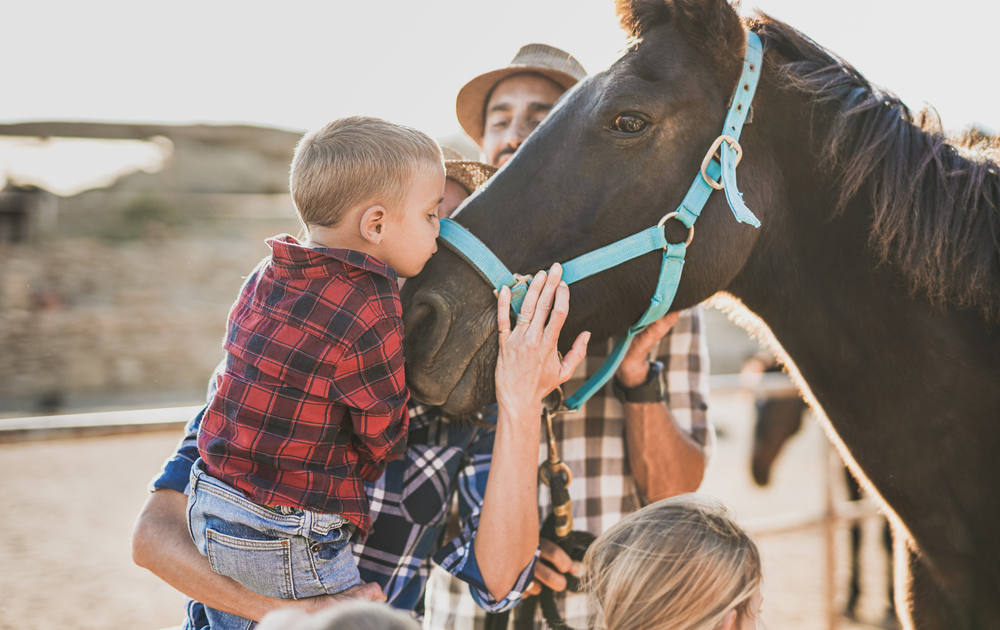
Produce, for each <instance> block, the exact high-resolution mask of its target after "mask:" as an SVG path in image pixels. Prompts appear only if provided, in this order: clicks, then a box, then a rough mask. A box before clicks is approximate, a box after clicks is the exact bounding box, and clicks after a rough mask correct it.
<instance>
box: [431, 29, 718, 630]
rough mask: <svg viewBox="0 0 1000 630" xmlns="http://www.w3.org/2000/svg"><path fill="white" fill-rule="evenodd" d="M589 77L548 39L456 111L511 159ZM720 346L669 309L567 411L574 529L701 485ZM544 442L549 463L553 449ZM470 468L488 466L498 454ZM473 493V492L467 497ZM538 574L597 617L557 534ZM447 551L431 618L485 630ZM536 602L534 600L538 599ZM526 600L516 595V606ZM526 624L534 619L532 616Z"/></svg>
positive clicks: (576, 620)
mask: <svg viewBox="0 0 1000 630" xmlns="http://www.w3.org/2000/svg"><path fill="white" fill-rule="evenodd" d="M585 75H586V71H585V70H584V69H583V67H582V66H581V65H580V64H579V62H577V61H576V59H574V58H573V56H572V55H570V54H569V53H567V52H565V51H562V50H559V49H558V48H554V47H552V46H547V45H545V44H528V45H526V46H524V47H522V48H521V49H520V50H519V51H518V52H517V54H516V55H515V56H514V58H513V59H512V61H511V63H510V65H509V66H506V67H504V68H499V69H495V70H491V71H488V72H485V73H483V74H481V75H479V76H477V77H475V78H473V79H472V80H471V81H469V82H468V83H467V84H466V85H465V86H463V87H462V89H461V90H460V91H459V94H458V97H457V99H456V112H457V115H458V120H459V123H460V124H461V125H462V128H463V129H464V130H465V132H466V133H467V134H468V135H469V137H470V138H472V140H473V141H475V142H476V144H477V145H478V146H479V147H480V150H481V156H482V159H483V160H484V161H486V162H489V163H491V164H493V165H495V166H501V165H503V163H505V162H506V161H507V160H509V159H510V158H511V157H512V156H514V155H515V154H516V152H517V150H518V149H519V148H520V146H521V144H522V143H523V142H524V140H525V139H526V138H527V137H528V136H529V135H530V134H531V132H532V131H533V130H534V129H535V127H537V126H538V125H539V124H540V123H541V121H542V120H543V119H544V118H545V116H546V114H547V113H548V111H549V110H550V109H551V108H552V107H553V106H554V105H555V102H556V100H557V99H558V98H559V97H560V96H561V95H562V94H563V92H565V90H567V89H569V88H570V87H572V86H573V85H574V84H575V83H576V82H577V81H579V80H580V79H582V78H583V77H584V76H585ZM611 345H612V344H611V342H609V343H608V344H607V345H603V344H591V346H590V348H589V350H588V354H587V358H586V360H585V361H584V363H583V364H582V365H581V366H580V367H579V368H578V370H577V373H576V374H574V376H573V380H571V381H570V382H568V383H567V384H566V385H565V389H566V391H567V392H572V391H574V390H575V389H576V387H577V386H579V385H581V384H582V383H583V382H584V380H586V377H587V376H589V375H591V374H593V373H594V372H595V371H596V370H597V369H598V367H599V366H600V365H601V363H603V361H604V359H605V358H607V356H608V354H609V352H610V349H611ZM707 396H708V352H707V346H706V343H705V337H704V331H703V330H702V323H701V313H700V310H699V309H698V308H697V307H695V308H693V309H688V310H685V311H681V312H680V313H672V314H670V315H667V316H666V317H664V318H663V319H661V320H660V321H658V322H654V323H653V324H652V325H651V326H649V327H648V328H647V329H646V330H645V331H644V332H643V333H641V334H640V335H639V336H637V337H636V339H635V340H634V341H633V343H632V346H631V348H630V349H629V351H628V353H627V355H626V357H625V359H624V360H623V361H622V363H621V366H620V367H619V369H618V371H617V374H616V375H615V379H614V382H613V384H612V385H609V386H607V387H605V388H604V389H602V390H601V391H599V392H597V393H596V394H595V395H594V396H593V397H592V398H591V399H590V400H589V401H588V402H587V403H586V404H585V405H584V406H583V408H582V409H580V410H578V411H576V412H574V413H570V414H559V415H557V416H556V418H555V419H554V421H553V423H554V426H553V430H554V433H555V436H556V444H557V447H558V449H559V454H560V456H561V458H562V460H563V461H564V462H566V463H567V464H568V465H569V467H570V471H571V472H572V475H573V481H572V483H570V485H569V493H570V498H571V500H572V502H573V512H572V516H573V523H574V529H576V530H583V531H586V532H589V533H591V534H593V535H595V536H596V535H599V534H601V533H602V532H604V531H605V530H607V529H608V528H609V527H611V526H613V525H614V524H616V523H617V522H619V521H620V520H621V519H622V518H624V516H625V515H627V514H629V513H631V512H633V511H635V510H637V509H639V508H640V507H641V506H642V505H644V504H645V503H648V502H652V501H656V500H658V499H662V498H665V497H669V496H674V495H677V494H682V493H686V492H692V491H694V490H696V489H697V488H698V486H699V485H700V484H701V480H702V477H703V475H704V472H705V466H706V465H707V461H708V458H709V455H710V453H711V450H712V442H713V436H714V432H713V430H712V428H711V426H710V425H709V423H708V418H707ZM547 456H548V453H547V450H546V448H545V446H544V445H541V446H540V448H539V454H538V463H539V464H541V463H542V462H543V461H545V460H546V459H547ZM469 467H470V468H471V467H474V468H476V470H477V473H478V474H479V475H484V476H485V475H488V473H489V469H490V460H489V456H488V455H484V456H480V457H478V458H475V457H474V458H473V460H472V462H471V463H470V464H469ZM466 494H469V493H467V492H465V491H463V495H466ZM538 510H539V517H540V518H541V519H543V520H544V518H545V517H547V516H548V515H549V514H550V513H551V511H552V501H551V497H550V496H549V491H548V487H547V486H545V485H539V487H538ZM539 553H540V561H539V562H537V563H536V564H535V567H534V572H533V577H534V581H533V582H532V583H530V585H529V586H528V587H527V588H526V589H525V592H524V593H523V595H524V596H525V597H530V596H531V595H533V594H537V593H539V592H540V591H541V585H542V584H544V585H545V586H547V587H549V588H551V589H552V590H553V591H555V596H554V601H555V604H556V606H557V608H558V609H559V612H560V614H561V615H562V617H563V619H564V620H565V621H566V622H567V623H568V624H569V625H570V626H571V627H579V628H583V627H588V624H589V622H590V618H591V616H592V613H593V611H590V610H588V602H587V597H586V596H585V595H584V594H582V593H574V592H567V591H566V586H567V580H566V577H565V576H566V574H569V573H573V574H579V573H580V572H581V571H582V567H581V565H580V563H578V562H574V561H573V560H571V559H570V557H569V555H567V554H566V553H565V552H564V551H563V550H562V549H560V548H559V547H558V546H557V545H556V544H555V543H553V542H551V541H548V540H544V539H543V540H542V541H541V546H540V550H539ZM442 555H444V554H443V552H442V553H439V554H438V556H436V559H437V560H438V562H439V564H440V568H435V569H434V570H433V571H432V573H431V576H430V578H429V581H428V585H427V593H426V595H425V600H424V606H425V615H424V628H431V629H435V630H437V629H448V630H466V629H469V630H471V629H473V628H475V629H478V628H483V627H485V625H486V613H487V611H489V612H492V611H494V610H496V608H494V607H489V606H486V607H484V605H483V604H484V602H483V601H482V599H481V598H480V597H479V596H478V594H477V593H476V592H475V591H474V590H470V589H469V586H468V584H467V583H465V582H462V581H460V580H456V579H454V577H453V574H454V572H455V567H456V566H460V565H461V563H462V561H463V559H462V557H461V553H460V550H456V553H453V554H450V555H444V557H442ZM529 602H530V603H534V602H531V600H530V599H529V600H527V601H526V603H529ZM517 603H518V602H512V601H507V602H505V604H506V606H505V607H506V608H510V607H511V606H514V605H515V604H517ZM539 609H540V607H538V606H524V605H518V606H516V607H514V608H513V610H512V613H511V614H510V622H511V623H515V622H516V621H522V619H521V618H522V617H529V616H530V618H529V619H523V621H525V622H526V625H529V624H530V625H531V626H533V627H536V628H545V627H546V625H545V622H544V621H543V619H542V614H541V611H540V610H539ZM520 627H524V626H520Z"/></svg>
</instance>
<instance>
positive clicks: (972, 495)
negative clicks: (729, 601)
mask: <svg viewBox="0 0 1000 630" xmlns="http://www.w3.org/2000/svg"><path fill="white" fill-rule="evenodd" d="M619 4H620V6H619V13H620V16H621V19H622V22H623V24H624V25H625V27H626V28H627V29H628V30H629V31H630V32H631V34H632V35H633V36H634V37H635V45H634V46H632V48H630V49H629V50H628V52H627V53H626V54H625V55H624V56H623V57H622V58H621V59H620V60H619V61H617V62H616V63H615V64H614V65H613V66H612V67H611V68H610V69H608V70H607V71H605V72H602V73H600V74H598V75H596V76H593V77H591V78H589V79H587V80H586V81H584V82H583V83H582V84H580V85H578V86H577V87H576V88H575V89H574V90H573V91H572V92H570V93H569V94H567V95H566V97H565V98H564V99H563V101H562V102H561V103H560V104H559V105H558V106H557V107H556V108H555V110H554V111H553V112H552V114H551V115H550V116H549V118H548V119H547V120H546V121H545V122H544V123H543V124H542V125H541V126H540V127H539V128H538V130H537V131H536V132H535V133H534V134H533V135H532V136H531V137H530V138H529V139H528V141H527V142H526V143H525V144H524V145H523V146H522V148H521V149H520V151H519V152H518V153H517V155H516V157H515V158H514V159H513V160H512V161H510V162H509V163H508V164H507V165H506V166H505V167H504V168H503V169H502V170H501V171H500V172H499V173H498V174H497V175H496V176H495V177H494V179H493V181H492V182H491V183H490V184H489V185H488V186H487V187H486V188H485V189H483V190H482V191H481V192H480V194H479V195H477V196H475V197H473V198H471V199H470V200H469V201H468V202H467V205H466V207H465V209H464V210H463V211H462V213H461V215H460V216H459V221H460V222H461V223H463V224H464V225H465V226H466V227H467V228H469V229H470V230H471V231H472V232H473V233H475V234H476V235H478V236H479V237H480V238H481V239H482V240H483V241H484V242H485V243H486V244H487V245H488V246H490V247H491V248H492V249H493V251H494V252H495V253H496V254H497V255H498V256H499V257H500V259H501V260H503V261H504V262H505V263H506V264H507V266H508V267H510V268H511V269H514V270H517V271H520V272H530V271H533V270H536V269H539V268H544V267H546V266H548V265H549V264H550V263H551V262H553V261H556V260H560V261H562V260H567V259H569V258H571V257H573V256H575V255H578V254H580V253H583V252H585V251H589V250H592V249H595V248H597V247H599V246H602V245H605V244H607V243H610V242H612V241H614V240H616V239H619V238H621V237H623V236H625V235H627V234H631V233H633V232H636V231H638V230H640V229H642V228H644V227H647V226H650V225H653V224H655V223H656V221H657V220H658V219H659V217H661V216H662V215H663V214H664V213H666V212H670V211H671V210H673V209H674V208H675V207H676V206H677V204H678V202H679V201H680V199H681V197H682V196H683V194H684V192H685V191H686V190H687V188H688V186H689V184H690V182H691V180H692V178H693V177H694V176H695V174H696V173H697V172H698V167H699V164H700V163H701V160H702V157H703V156H704V154H705V152H706V150H707V149H708V147H709V146H710V145H711V144H712V141H713V140H714V139H715V138H716V136H717V135H718V134H719V132H720V126H721V124H722V120H723V118H724V117H725V112H726V109H727V106H728V103H729V99H730V97H731V94H732V92H733V90H734V87H735V85H734V84H735V82H736V79H737V77H738V76H739V73H740V67H741V59H742V55H743V47H744V38H745V35H744V29H745V28H751V29H753V30H754V31H756V32H757V33H758V34H759V35H760V36H761V38H762V39H763V41H764V46H765V65H764V72H763V76H762V79H761V83H760V86H759V88H758V92H757V95H756V97H755V100H754V102H753V113H752V122H751V123H750V124H748V125H747V127H746V129H745V130H744V133H743V138H742V145H743V149H744V152H745V157H744V160H743V163H742V165H741V166H740V167H739V178H740V183H741V187H742V189H743V192H744V194H745V198H746V201H747V203H748V205H749V206H750V207H751V208H752V209H753V210H754V212H755V213H756V214H757V216H759V217H760V219H761V222H762V227H761V228H760V229H759V230H756V229H753V228H751V227H748V226H746V225H743V224H737V223H736V222H735V221H734V220H733V217H732V213H731V212H730V210H729V208H728V207H727V205H726V202H725V200H724V199H723V197H722V195H721V194H715V195H713V196H712V198H711V199H710V201H709V203H708V205H707V206H706V208H705V210H704V212H703V213H702V217H701V219H700V220H699V222H698V224H697V226H696V228H697V230H696V231H697V233H696V234H695V235H694V241H693V243H692V245H691V246H690V248H689V250H688V256H687V264H686V267H685V272H684V276H683V278H682V281H681V284H680V288H679V291H678V294H677V299H676V301H675V303H674V307H675V308H685V307H688V306H691V305H693V304H696V303H698V302H700V301H702V300H704V299H706V298H708V297H709V296H711V295H713V294H714V293H716V292H717V291H720V290H724V291H726V292H728V293H730V294H732V295H734V296H736V297H737V298H739V299H740V300H742V302H743V304H745V305H746V307H748V308H749V309H751V310H752V311H754V312H755V313H757V314H758V315H759V316H760V317H761V318H763V320H764V321H766V322H767V324H768V325H769V326H770V328H771V330H772V331H773V332H774V333H775V336H776V337H777V339H778V340H779V341H780V343H781V344H782V346H783V347H784V348H785V350H786V351H787V353H788V354H789V355H790V356H791V358H792V359H793V361H794V364H795V365H796V366H797V370H798V372H799V373H800V374H801V377H802V378H803V379H804V381H805V382H807V383H808V388H809V390H810V392H809V393H810V394H811V396H814V398H815V401H818V403H819V405H820V406H821V407H822V409H823V411H824V412H825V414H826V416H827V417H828V418H829V421H830V424H831V425H832V429H833V431H832V432H831V435H832V436H833V437H835V439H836V440H837V441H838V444H839V445H840V446H842V447H843V448H842V451H843V452H844V454H845V457H846V459H847V460H848V461H850V462H851V466H852V469H853V470H854V472H855V473H857V474H858V475H859V476H860V477H863V478H866V479H868V480H870V482H871V485H873V486H874V488H875V490H876V491H877V493H878V495H879V496H881V497H882V499H884V501H885V502H886V503H887V504H888V505H889V506H890V508H891V510H892V512H893V514H894V516H893V520H894V522H895V525H896V531H897V541H899V544H900V545H901V548H900V549H899V554H898V556H897V557H899V558H903V559H904V560H906V562H901V563H899V566H900V567H901V569H903V570H902V571H900V573H899V574H898V575H897V578H898V580H897V581H900V580H904V579H905V581H906V583H905V584H901V585H900V588H898V589H897V592H898V593H901V594H902V597H904V598H905V601H900V602H899V606H898V608H899V609H900V611H901V614H902V615H903V616H904V617H907V618H909V617H911V616H912V619H913V621H912V622H910V623H912V624H914V625H915V627H917V628H922V629H932V628H933V629H938V628H940V629H948V630H953V629H971V628H1000V536H997V531H998V529H1000V494H998V493H997V491H996V488H997V486H998V485H1000V430H998V429H1000V426H998V425H1000V387H998V386H997V376H998V375H1000V329H998V327H997V325H996V321H997V318H998V316H1000V174H998V166H997V163H996V162H995V161H991V160H990V159H987V158H986V157H983V156H982V155H975V154H972V153H969V152H968V151H966V150H964V149H959V148H957V147H955V146H954V145H952V144H949V143H948V142H947V140H946V139H945V138H944V137H943V136H942V135H941V134H940V133H938V132H936V131H935V130H933V129H928V128H926V126H925V125H923V124H922V120H920V119H916V120H915V117H914V116H912V115H911V114H910V112H909V111H908V110H907V109H906V107H905V106H904V105H903V104H902V103H901V102H900V101H899V100H898V99H896V98H895V97H893V96H892V95H891V94H888V93H886V92H884V91H882V90H880V89H878V88H876V87H874V86H872V85H871V84H869V83H868V82H867V81H866V80H865V79H864V77H863V76H861V74H859V73H858V72H857V71H856V70H855V69H853V68H852V67H850V66H848V65H847V64H845V63H843V62H842V61H841V60H839V59H838V58H836V57H835V56H833V55H832V54H830V53H829V52H827V51H825V50H824V49H822V48H820V47H819V46H817V45H816V44H815V43H813V42H812V41H811V40H809V39H808V38H806V37H805V36H803V35H802V34H800V33H798V32H797V31H795V30H794V29H792V28H790V27H789V26H786V25H784V24H782V23H780V22H776V21H774V20H771V19H768V18H766V17H762V18H759V19H754V20H751V21H749V22H746V23H744V22H743V21H741V20H740V18H739V17H738V16H737V14H736V13H735V12H734V11H733V10H732V8H731V7H730V6H729V5H728V4H726V3H725V2H724V1H723V0H674V1H672V2H665V1H663V0H658V1H657V0H633V1H632V2H627V1H622V2H620V3H619ZM859 19H860V18H859ZM886 54H891V51H886ZM984 80H988V79H987V77H985V75H984ZM667 225H668V236H669V237H670V239H671V240H672V241H679V240H682V239H683V238H684V236H685V235H684V233H683V229H682V228H680V226H679V225H677V224H676V222H670V223H668V224H667ZM675 228H677V231H678V232H680V233H678V234H674V233H673V231H674V229H675ZM658 264H659V256H658V255H657V254H648V255H646V256H644V257H642V258H639V259H637V260H635V261H633V262H630V263H627V264H625V265H622V266H621V267H618V268H616V269H613V270H611V271H607V272H604V273H601V274H598V275H597V276H594V277H592V278H589V279H587V280H584V281H582V282H580V283H579V284H576V285H574V286H573V289H572V307H571V313H570V319H569V320H568V322H567V325H566V327H565V331H564V332H565V335H566V337H565V338H566V339H572V338H573V336H574V335H575V334H576V333H577V332H578V331H580V330H581V329H589V330H591V331H593V332H594V335H595V340H596V339H599V338H600V337H605V336H609V335H613V334H617V333H620V332H621V331H622V330H624V329H625V328H626V327H627V325H628V324H630V323H631V322H632V321H634V320H635V319H637V318H638V316H639V315H640V314H641V312H642V311H643V309H644V308H645V307H646V303H647V300H648V297H649V296H650V295H651V293H652V292H653V286H654V283H655V279H656V275H657V269H658ZM404 298H405V300H406V306H407V309H408V312H407V318H406V326H407V347H406V351H407V357H408V361H409V363H408V368H407V369H408V376H409V379H410V384H411V387H412V389H413V393H414V395H415V396H417V397H418V398H422V399H424V400H425V401H427V402H430V403H436V404H442V405H444V407H445V408H446V410H448V411H450V412H452V413H455V414H462V413H468V412H471V411H474V410H475V409H477V408H479V407H480V406H481V405H483V404H484V403H486V402H488V401H489V400H491V398H492V374H493V365H494V361H495V357H496V341H495V337H496V332H495V323H494V321H493V320H494V317H493V310H494V309H495V304H496V302H495V299H494V297H493V295H492V294H491V292H490V289H489V288H488V287H487V286H486V285H485V283H483V281H482V280H481V279H480V278H479V276H478V275H477V273H476V272H475V271H473V270H472V269H471V268H470V267H468V266H467V265H466V264H465V263H463V262H462V261H461V260H460V259H458V258H457V257H456V256H455V255H454V254H452V253H451V252H448V251H446V250H442V251H441V252H440V253H439V254H438V255H437V256H435V258H434V259H432V261H431V262H430V264H429V265H428V267H427V269H426V270H425V271H424V273H423V274H422V275H421V276H420V277H419V278H417V279H416V280H415V281H411V282H410V283H408V284H407V285H406V287H405V290H404ZM903 547H905V548H903ZM907 569H908V570H907Z"/></svg>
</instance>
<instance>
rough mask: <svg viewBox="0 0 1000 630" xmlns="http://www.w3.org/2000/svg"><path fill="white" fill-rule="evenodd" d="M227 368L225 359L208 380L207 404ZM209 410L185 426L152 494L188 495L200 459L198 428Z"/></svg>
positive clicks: (151, 488) (151, 485) (151, 487)
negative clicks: (159, 492) (220, 375)
mask: <svg viewBox="0 0 1000 630" xmlns="http://www.w3.org/2000/svg"><path fill="white" fill-rule="evenodd" d="M225 366H226V360H225V359H223V360H222V361H221V362H219V364H218V365H217V366H215V370H214V371H213V372H212V376H211V377H210V378H209V379H208V389H207V390H206V392H205V400H206V402H211V401H212V398H213V397H214V396H215V390H216V377H217V376H218V375H219V374H221V373H222V370H224V369H225ZM207 408H208V407H207V406H206V407H202V408H201V411H199V412H198V413H197V414H195V416H194V417H193V418H191V420H189V421H188V423H187V424H186V425H185V426H184V436H183V437H181V440H180V442H178V443H177V448H176V449H174V452H173V454H172V455H171V456H170V457H168V458H167V460H166V461H165V462H163V467H162V468H161V469H160V472H159V474H157V475H156V476H155V477H153V479H152V480H151V481H150V482H149V491H150V492H155V491H157V490H163V489H167V490H176V491H177V492H183V493H185V494H186V493H187V486H188V480H189V479H190V476H191V466H192V465H193V464H194V461H195V460H196V459H198V427H199V426H201V418H202V416H204V415H205V409H207Z"/></svg>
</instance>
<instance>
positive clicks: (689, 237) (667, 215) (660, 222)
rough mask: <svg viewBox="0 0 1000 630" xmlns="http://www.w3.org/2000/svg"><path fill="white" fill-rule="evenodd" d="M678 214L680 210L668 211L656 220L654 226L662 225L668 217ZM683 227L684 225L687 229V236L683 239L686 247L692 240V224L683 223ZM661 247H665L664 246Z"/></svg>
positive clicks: (675, 216) (671, 217) (674, 216)
mask: <svg viewBox="0 0 1000 630" xmlns="http://www.w3.org/2000/svg"><path fill="white" fill-rule="evenodd" d="M678 215H680V212H677V211H674V212H668V213H667V214H665V215H663V216H662V217H661V218H660V220H659V221H657V223H656V227H663V224H664V223H666V222H667V221H669V220H670V219H676V218H677V216H678ZM681 225H684V224H683V223H682V224H681ZM684 227H686V228H687V229H688V237H687V240H686V241H684V246H685V247H687V246H688V245H690V244H691V241H693V240H694V226H693V225H685V226H684ZM663 249H666V247H664V248H663Z"/></svg>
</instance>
